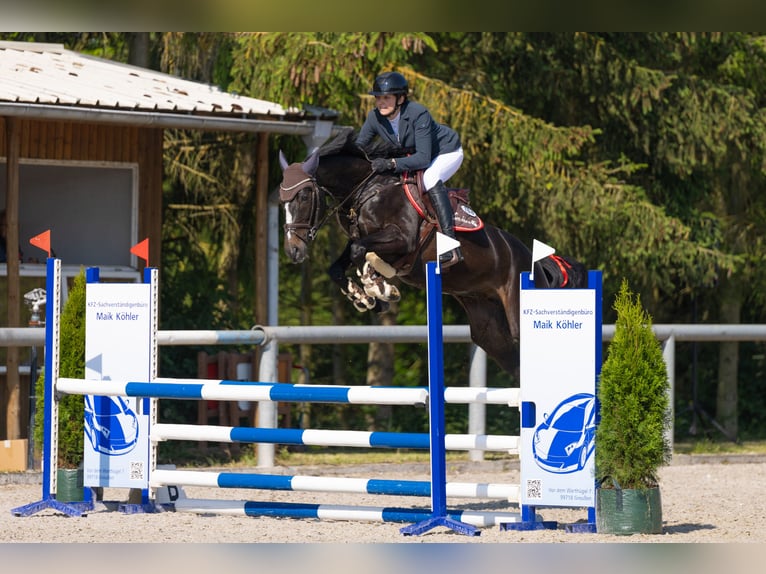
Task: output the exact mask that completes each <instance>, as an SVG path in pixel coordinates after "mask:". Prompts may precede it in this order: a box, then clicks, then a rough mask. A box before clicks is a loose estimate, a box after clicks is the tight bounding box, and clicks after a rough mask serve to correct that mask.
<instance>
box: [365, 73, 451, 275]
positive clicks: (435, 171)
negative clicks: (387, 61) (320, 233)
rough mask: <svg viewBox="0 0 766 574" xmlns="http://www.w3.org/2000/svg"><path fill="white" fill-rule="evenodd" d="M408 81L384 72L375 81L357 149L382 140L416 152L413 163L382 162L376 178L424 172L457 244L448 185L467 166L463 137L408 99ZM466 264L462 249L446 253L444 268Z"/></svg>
mask: <svg viewBox="0 0 766 574" xmlns="http://www.w3.org/2000/svg"><path fill="white" fill-rule="evenodd" d="M408 93H409V85H408V83H407V79H406V78H405V77H404V76H403V75H401V74H400V73H398V72H384V73H382V74H380V75H379V76H378V77H377V78H375V82H374V83H373V85H372V90H370V94H371V95H373V96H375V109H373V110H372V111H371V112H370V113H369V114H368V115H367V119H366V120H365V121H364V125H362V128H361V130H360V131H359V135H358V136H357V139H356V143H357V145H358V146H359V147H361V148H364V146H365V145H366V144H368V143H369V142H370V141H371V140H372V138H373V137H374V136H375V135H377V136H379V137H380V138H382V139H384V140H386V141H389V142H391V143H392V144H394V145H397V146H400V147H402V148H405V149H410V150H414V152H413V153H412V154H411V155H409V156H407V157H400V158H396V159H393V158H390V159H388V158H376V159H373V160H372V170H373V171H374V172H376V173H383V172H387V171H393V172H394V173H401V172H403V171H413V172H414V171H417V170H419V169H423V170H425V171H423V183H424V184H425V187H426V190H427V193H428V194H429V196H430V198H431V203H432V204H433V206H434V211H436V217H437V219H438V220H439V227H441V230H442V233H444V234H445V235H447V236H449V237H451V238H453V239H455V215H454V213H453V212H452V208H451V206H450V202H449V197H448V195H447V188H446V187H445V185H444V182H445V181H447V180H448V179H449V178H450V177H452V175H453V174H454V173H455V172H456V171H457V170H458V168H459V167H460V164H461V163H462V162H463V147H462V146H461V144H460V136H458V134H457V132H455V130H453V129H452V128H450V127H448V126H445V125H442V124H438V123H436V122H435V121H434V119H433V117H431V114H430V112H429V111H428V109H427V108H426V107H425V106H423V105H422V104H419V103H417V102H412V101H410V100H408V99H407V95H408ZM462 260H463V253H462V251H461V250H460V247H457V248H455V249H453V250H452V251H448V252H446V253H443V254H442V255H441V257H440V258H439V262H440V264H441V265H442V267H449V266H450V265H454V264H456V263H460V262H461V261H462Z"/></svg>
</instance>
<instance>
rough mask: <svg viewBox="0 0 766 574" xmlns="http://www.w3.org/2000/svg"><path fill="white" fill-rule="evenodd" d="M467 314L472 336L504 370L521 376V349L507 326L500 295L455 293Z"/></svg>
mask: <svg viewBox="0 0 766 574" xmlns="http://www.w3.org/2000/svg"><path fill="white" fill-rule="evenodd" d="M455 299H457V300H458V302H459V303H460V304H461V305H462V307H463V309H465V312H466V314H467V315H468V322H469V324H470V325H471V340H472V341H473V342H474V343H476V344H477V345H478V346H479V347H481V348H482V349H484V350H485V351H486V352H487V355H489V356H490V357H492V358H493V359H494V360H495V362H496V363H497V364H498V365H500V367H502V368H503V369H504V370H505V371H507V372H508V373H510V374H511V375H514V376H516V377H518V374H519V373H518V368H519V350H518V341H517V340H514V338H513V336H512V335H511V330H510V329H509V327H508V321H507V319H506V314H505V309H504V308H503V303H502V302H501V301H500V300H498V299H489V298H485V297H475V296H455Z"/></svg>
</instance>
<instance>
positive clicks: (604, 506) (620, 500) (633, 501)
mask: <svg viewBox="0 0 766 574" xmlns="http://www.w3.org/2000/svg"><path fill="white" fill-rule="evenodd" d="M596 532H598V533H599V534H625V535H627V534H662V500H661V499H660V489H659V487H655V488H648V489H643V490H638V489H631V488H619V487H617V488H597V489H596Z"/></svg>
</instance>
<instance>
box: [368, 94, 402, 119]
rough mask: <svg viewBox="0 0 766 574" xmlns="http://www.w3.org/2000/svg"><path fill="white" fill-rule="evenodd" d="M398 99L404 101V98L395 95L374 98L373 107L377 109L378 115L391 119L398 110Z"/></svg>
mask: <svg viewBox="0 0 766 574" xmlns="http://www.w3.org/2000/svg"><path fill="white" fill-rule="evenodd" d="M399 98H402V99H404V96H398V95H395V94H384V95H382V96H375V107H376V108H378V111H379V112H380V115H381V116H383V117H385V118H390V119H393V118H395V117H396V114H397V113H399V110H397V109H396V105H397V103H401V102H397V100H398V99H399Z"/></svg>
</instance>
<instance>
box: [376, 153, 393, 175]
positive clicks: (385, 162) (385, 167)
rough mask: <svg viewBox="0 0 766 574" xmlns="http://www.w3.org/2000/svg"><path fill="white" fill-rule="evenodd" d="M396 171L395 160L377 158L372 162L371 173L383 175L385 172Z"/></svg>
mask: <svg viewBox="0 0 766 574" xmlns="http://www.w3.org/2000/svg"><path fill="white" fill-rule="evenodd" d="M395 169H396V160H394V159H393V158H391V159H386V158H383V157H378V158H375V159H374V160H372V171H374V172H375V173H383V172H386V171H394V170H395Z"/></svg>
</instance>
